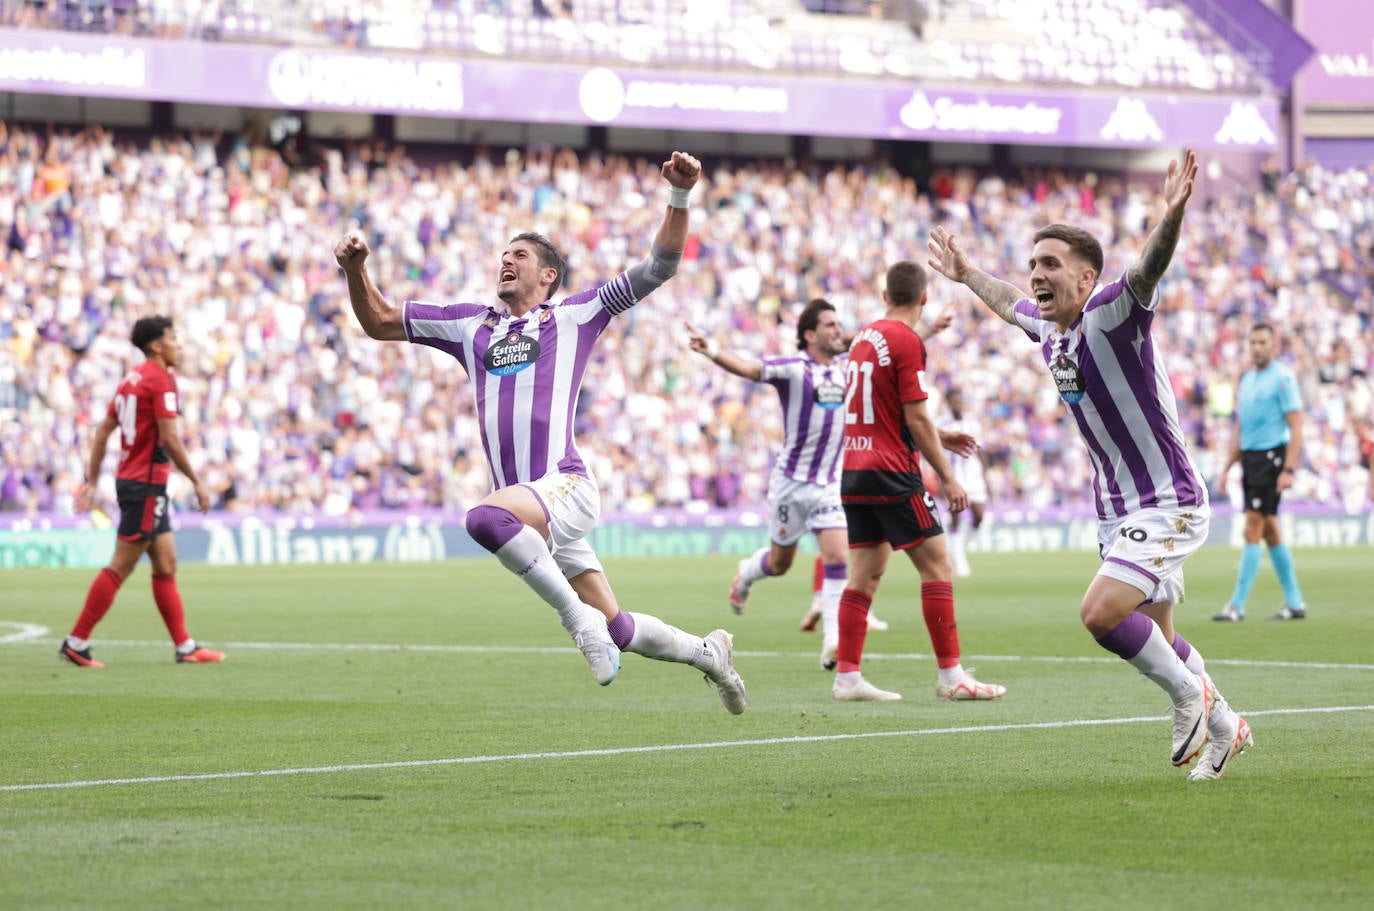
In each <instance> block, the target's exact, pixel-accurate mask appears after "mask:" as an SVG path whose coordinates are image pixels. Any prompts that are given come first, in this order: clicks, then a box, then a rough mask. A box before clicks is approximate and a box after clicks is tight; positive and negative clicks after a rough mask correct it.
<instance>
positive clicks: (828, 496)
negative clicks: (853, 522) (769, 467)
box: [768, 473, 845, 547]
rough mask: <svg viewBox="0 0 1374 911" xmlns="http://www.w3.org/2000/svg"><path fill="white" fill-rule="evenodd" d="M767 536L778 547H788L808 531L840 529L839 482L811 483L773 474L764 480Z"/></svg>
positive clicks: (842, 511) (842, 506)
mask: <svg viewBox="0 0 1374 911" xmlns="http://www.w3.org/2000/svg"><path fill="white" fill-rule="evenodd" d="M768 522H769V526H768V534H769V536H770V538H769V540H771V541H772V542H773V543H774V544H776V545H778V546H779V547H791V546H792V545H793V544H796V543H797V542H798V541H800V540H801V538H802V535H804V534H806V533H807V532H808V531H813V532H814V531H823V530H825V529H827V528H844V527H845V521H844V504H843V503H841V502H840V482H839V481H836V482H835V483H833V484H813V483H811V482H810V481H798V480H796V479H794V478H789V477H787V476H786V475H780V474H777V473H774V474H773V476H772V477H771V478H769V479H768Z"/></svg>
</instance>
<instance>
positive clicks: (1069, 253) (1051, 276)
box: [1030, 237, 1097, 323]
mask: <svg viewBox="0 0 1374 911" xmlns="http://www.w3.org/2000/svg"><path fill="white" fill-rule="evenodd" d="M1030 270H1031V272H1030V288H1031V297H1033V298H1035V302H1036V303H1037V304H1038V305H1039V306H1040V317H1041V319H1047V320H1050V321H1051V322H1056V323H1066V322H1068V321H1070V320H1072V317H1069V320H1065V319H1064V317H1065V316H1066V315H1068V314H1071V313H1076V311H1077V310H1079V309H1081V308H1082V306H1083V305H1084V304H1085V303H1087V300H1088V297H1089V295H1091V294H1092V290H1093V287H1094V286H1095V285H1096V284H1097V273H1096V272H1094V271H1093V267H1092V266H1090V265H1088V264H1087V263H1085V262H1084V261H1083V259H1082V258H1081V257H1079V256H1078V255H1076V254H1075V253H1074V252H1073V250H1072V249H1071V248H1070V247H1069V245H1068V244H1067V243H1065V242H1064V241H1062V240H1059V239H1057V238H1053V237H1046V238H1044V239H1043V240H1041V241H1039V242H1037V243H1036V245H1035V249H1034V250H1032V251H1031V258H1030Z"/></svg>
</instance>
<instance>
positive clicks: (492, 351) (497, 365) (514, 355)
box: [482, 332, 539, 376]
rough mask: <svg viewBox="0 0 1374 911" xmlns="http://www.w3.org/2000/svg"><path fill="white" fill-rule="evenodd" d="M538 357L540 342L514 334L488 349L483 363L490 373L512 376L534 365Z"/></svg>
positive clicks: (517, 333)
mask: <svg viewBox="0 0 1374 911" xmlns="http://www.w3.org/2000/svg"><path fill="white" fill-rule="evenodd" d="M538 357H539V343H538V342H536V341H535V340H534V339H532V338H530V337H529V336H528V335H521V334H520V333H519V332H512V333H510V334H509V335H507V336H506V337H505V338H503V339H501V340H500V341H499V342H496V343H495V344H493V345H492V346H491V347H490V348H488V349H487V354H486V356H485V357H484V358H482V363H483V365H484V366H485V367H486V368H487V372H488V373H494V374H496V375H497V376H510V375H511V374H512V373H519V372H520V371H521V370H524V369H525V368H526V367H528V366H529V365H530V364H533V363H534V362H535V360H536V359H537V358H538Z"/></svg>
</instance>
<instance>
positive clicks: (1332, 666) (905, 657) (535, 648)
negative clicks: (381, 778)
mask: <svg viewBox="0 0 1374 911" xmlns="http://www.w3.org/2000/svg"><path fill="white" fill-rule="evenodd" d="M0 625H9V626H20V627H25V628H26V629H31V630H36V632H23V633H15V634H13V635H11V636H0V645H5V644H9V643H25V644H36V645H57V644H58V643H59V642H61V641H62V640H61V639H44V638H40V637H41V636H43V635H45V634H46V633H47V632H48V628H47V627H45V626H38V625H37V624H32V623H9V624H6V623H5V622H4V621H0ZM206 642H213V644H214V647H215V648H222V649H226V650H233V651H240V650H250V651H251V650H261V651H303V652H308V651H328V652H440V653H445V654H455V655H458V654H469V655H471V654H501V655H521V654H523V655H545V654H549V655H565V654H578V655H580V654H581V653H580V652H578V650H577V649H575V648H573V647H572V646H570V645H408V644H392V643H384V642H222V641H220V640H208V639H207V640H206ZM92 644H93V645H95V646H96V647H99V648H104V647H106V646H114V647H121V648H159V649H160V648H166V647H167V642H166V640H165V639H157V640H151V639H94V640H92ZM735 657H736V658H798V657H804V658H807V659H808V660H815V657H816V655H815V653H814V652H811V651H807V652H759V651H748V650H745V649H735ZM933 659H934V656H933V655H931V654H929V653H927V652H907V653H904V652H893V653H883V652H867V651H866V652H864V660H865V661H931V660H933ZM962 660H963V661H965V662H972V663H978V662H986V661H1041V662H1046V663H1050V664H1119V663H1120V662H1121V659H1120V658H1117V657H1116V656H1114V655H1102V656H1100V657H1099V656H1095V655H1082V656H1077V657H1065V656H1062V655H964V656H962ZM1207 663H1208V664H1209V665H1212V664H1217V665H1221V666H1222V667H1300V668H1309V669H1314V670H1334V671H1374V664H1337V663H1334V662H1326V661H1258V660H1249V659H1245V658H1208V659H1207Z"/></svg>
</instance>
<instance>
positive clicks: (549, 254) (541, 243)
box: [510, 231, 568, 300]
mask: <svg viewBox="0 0 1374 911" xmlns="http://www.w3.org/2000/svg"><path fill="white" fill-rule="evenodd" d="M517 240H525V241H529V242H530V243H532V244H534V245H535V246H536V247H538V248H539V268H541V269H555V270H557V272H558V275H557V276H555V277H554V280H553V284H552V285H549V293H548V294H546V295H545V296H544V300H548V299H549V298H551V297H553V293H554V292H555V291H557V290H558V289H559V288H560V287H561V286H562V284H563V279H564V278H566V277H567V274H568V263H567V261H566V260H564V259H563V254H562V253H560V252H559V250H558V248H557V247H555V246H554V245H553V241H551V240H549V239H548V238H547V237H545V236H544V235H542V234H540V233H539V232H537V231H526V232H524V233H523V234H517V235H515V236H514V237H512V238H511V239H510V242H511V243H515V242H516V241H517Z"/></svg>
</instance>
